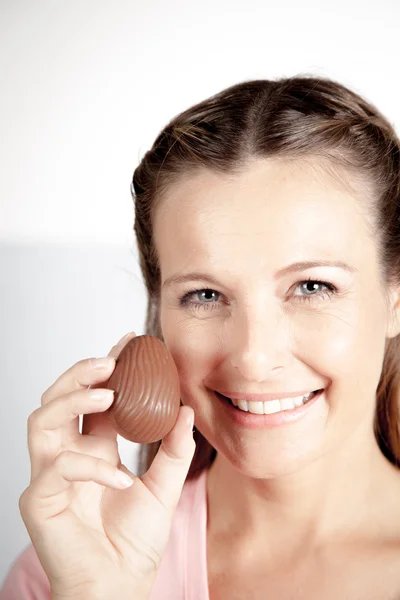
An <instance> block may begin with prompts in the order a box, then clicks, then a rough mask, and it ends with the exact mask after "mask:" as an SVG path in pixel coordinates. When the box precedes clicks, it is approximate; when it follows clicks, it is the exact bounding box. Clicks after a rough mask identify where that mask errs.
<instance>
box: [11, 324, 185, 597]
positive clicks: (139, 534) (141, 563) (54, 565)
mask: <svg viewBox="0 0 400 600" xmlns="http://www.w3.org/2000/svg"><path fill="white" fill-rule="evenodd" d="M134 335H135V334H130V335H128V336H126V337H125V338H123V339H122V340H121V341H120V342H119V343H118V344H117V345H116V346H114V347H113V348H112V350H111V352H110V353H109V358H108V359H102V362H103V363H105V362H106V361H107V365H105V366H103V367H100V368H96V364H95V363H96V361H95V360H94V359H86V360H82V361H80V362H78V363H76V364H75V365H73V366H72V367H71V368H70V369H68V370H67V371H66V372H65V373H63V374H62V375H61V376H60V377H59V378H58V379H57V380H56V381H55V382H54V383H53V384H52V385H51V386H50V387H49V388H48V389H47V390H46V391H45V393H44V394H43V396H42V402H41V404H42V406H41V407H40V408H38V409H36V410H35V411H34V412H33V413H32V414H31V415H30V416H29V419H28V446H29V454H30V460H31V481H30V485H29V486H28V487H27V488H26V490H25V491H24V492H23V494H22V495H21V497H20V500H19V507H20V511H21V515H22V518H23V520H24V523H25V526H26V528H27V530H28V533H29V536H30V538H31V540H32V543H33V546H34V547H35V550H36V552H37V555H38V557H39V559H40V562H41V564H42V566H43V568H44V570H45V572H46V574H47V577H48V579H49V582H50V587H51V591H52V599H53V600H56V599H57V600H58V599H59V600H61V599H63V600H67V599H71V600H72V598H73V599H74V600H77V599H78V598H84V599H85V600H91V599H94V598H95V599H96V600H97V599H100V598H104V599H106V598H107V599H109V598H118V600H124V599H125V598H130V599H131V598H135V600H144V599H145V598H147V597H148V595H149V594H150V591H151V588H152V586H153V583H154V580H155V578H156V575H157V569H158V567H159V564H160V561H161V558H162V555H163V553H164V550H165V548H166V545H167V542H168V537H169V533H170V529H171V522H172V517H173V514H174V511H175V508H176V505H177V503H178V500H179V498H180V495H181V492H182V487H183V484H184V482H185V478H186V475H187V472H188V470H189V466H190V463H191V461H192V458H193V454H194V450H195V442H194V440H193V435H192V426H191V424H189V422H188V420H189V419H191V418H193V416H194V413H193V409H192V408H189V407H186V406H185V407H181V408H180V409H179V411H180V412H179V416H178V420H177V422H176V424H175V426H174V428H173V429H172V431H170V433H169V434H168V435H167V436H166V437H165V438H164V439H163V441H162V444H161V446H160V449H159V451H158V454H157V456H156V457H155V459H154V461H153V463H152V465H151V467H150V469H149V470H148V471H147V473H145V474H144V475H143V476H142V477H140V478H138V477H136V476H135V475H133V474H132V473H130V472H129V471H128V469H127V468H126V467H124V466H122V465H121V461H120V457H119V454H118V446H117V434H116V432H115V431H114V429H113V428H112V426H111V424H110V423H109V421H108V418H107V416H106V415H105V414H103V413H104V411H106V410H107V409H108V408H109V406H110V405H111V404H112V401H113V398H112V396H111V395H109V393H108V392H107V393H106V394H103V393H102V392H101V390H100V389H99V388H94V389H88V386H89V385H91V386H94V385H96V384H99V383H101V382H103V381H107V380H108V379H109V378H110V376H111V374H112V372H113V370H114V368H115V359H116V358H118V356H119V354H120V352H121V350H122V348H123V347H124V346H125V344H126V343H127V342H128V341H129V340H130V339H131V338H132V337H134ZM93 394H101V395H102V397H101V398H100V397H98V398H93ZM81 414H83V415H85V416H84V417H83V426H82V434H81V433H80V432H79V415H81ZM121 471H123V472H124V474H125V477H128V480H133V485H131V486H130V487H128V488H125V487H124V484H123V482H121V481H120V479H119V475H120V473H121Z"/></svg>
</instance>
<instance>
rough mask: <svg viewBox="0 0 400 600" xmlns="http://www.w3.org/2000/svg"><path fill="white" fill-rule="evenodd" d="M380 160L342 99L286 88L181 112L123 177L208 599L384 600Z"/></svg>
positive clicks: (396, 480) (386, 433) (369, 126)
mask: <svg viewBox="0 0 400 600" xmlns="http://www.w3.org/2000/svg"><path fill="white" fill-rule="evenodd" d="M399 149H400V147H399V140H398V138H397V136H396V134H395V132H394V130H393V128H392V127H391V125H390V124H389V123H388V121H387V120H386V119H385V118H384V117H383V116H382V114H381V113H380V112H379V111H378V110H377V109H376V108H375V107H374V106H372V105H371V104H369V103H368V102H366V101H365V100H364V99H362V98H361V97H360V96H358V95H357V94H355V93H353V92H352V91H351V90H349V89H347V88H346V87H344V86H342V85H341V84H339V83H337V82H334V81H330V80H327V79H320V78H319V79H315V78H312V77H293V78H285V79H280V80H278V81H267V80H258V81H248V82H245V83H241V84H238V85H235V86H232V87H231V88H228V89H226V90H223V91H222V92H220V93H219V94H216V95H215V96H213V97H211V98H208V99H207V100H205V101H203V102H200V103H199V104H197V105H195V106H193V107H191V108H189V109H188V110H186V111H185V112H183V113H181V114H180V115H178V116H177V117H175V118H174V119H173V120H172V121H171V122H170V123H169V124H168V125H167V126H166V127H165V128H164V130H163V131H162V132H161V133H160V135H159V136H158V137H157V139H156V140H155V142H154V145H153V147H152V148H151V150H149V151H148V152H147V153H146V155H145V156H144V157H143V160H142V161H141V163H140V165H139V166H138V167H137V169H136V170H135V173H134V176H133V183H132V193H133V197H134V202H135V215H136V220H135V232H136V236H137V240H138V248H139V255H140V263H141V268H142V272H143V276H144V279H145V282H146V286H147V292H148V311H147V321H146V333H148V334H151V335H155V336H157V337H159V338H160V339H161V340H163V341H164V342H165V343H166V344H167V346H168V347H169V349H170V351H171V353H172V355H173V357H174V360H175V362H176V364H177V366H178V371H179V374H180V382H181V401H182V404H185V405H189V406H191V407H192V408H193V409H194V412H195V427H196V429H195V440H196V451H195V456H194V459H193V461H192V463H191V466H190V469H189V473H188V477H187V481H188V483H187V484H186V486H185V487H188V486H189V481H191V480H192V481H193V482H204V483H201V484H200V483H198V484H197V485H199V486H200V487H201V486H202V485H204V486H205V492H204V496H202V498H203V500H204V502H205V503H206V506H207V511H206V523H207V525H206V534H205V533H204V535H206V537H205V538H204V539H203V538H201V539H203V542H204V545H205V560H206V564H207V568H205V569H203V571H202V572H203V574H204V577H205V578H206V579H207V581H208V586H207V587H208V592H209V594H210V596H211V598H218V599H219V598H228V597H229V598H236V597H238V598H245V597H250V596H251V597H252V598H258V597H259V598H264V597H265V596H266V595H270V596H271V597H282V598H283V597H286V595H287V597H292V596H291V593H293V594H294V595H295V596H296V597H300V596H298V595H296V594H297V593H298V589H299V587H302V589H303V590H305V591H304V594H305V596H304V597H307V598H314V597H315V598H322V597H323V598H338V597H346V598H347V597H348V598H359V597H363V598H365V599H368V598H382V599H383V598H389V597H390V594H399V593H400V576H398V572H400V571H399V567H400V509H399V508H398V507H397V502H396V500H395V498H396V496H398V494H399V493H400V473H399V471H398V466H399V464H400V442H399V418H400V417H399V410H398V396H399V384H400V345H399V338H398V337H397V336H398V333H399V331H400V325H399V323H400V318H399V311H400V302H399V298H400V293H399V291H400V227H399V223H400V198H399V190H400V157H399ZM293 398H294V399H295V401H294V400H293ZM299 398H300V400H298V399H299ZM159 446H160V443H155V444H152V445H150V446H148V447H146V446H144V447H142V449H141V469H142V471H146V470H147V469H148V467H149V466H150V465H151V463H152V460H153V458H154V456H155V455H156V453H157V451H158V448H159ZM193 485H194V484H193ZM372 490H373V491H372ZM377 490H380V491H379V492H378V491H377ZM183 504H184V501H183V500H182V506H183ZM182 510H183V508H182ZM382 514H385V515H386V517H385V518H382V517H381V516H380V517H379V518H378V517H377V515H382ZM204 526H205V525H204ZM378 528H380V534H379V535H378V536H377V529H378ZM173 531H175V530H173ZM175 534H176V535H178V533H177V532H175ZM193 535H194V534H193ZM172 538H173V539H175V538H174V537H173V536H172ZM344 539H347V543H344V542H343V540H344ZM204 540H205V541H204ZM393 540H396V543H395V544H394V545H393V544H392V542H393ZM339 541H340V543H339ZM199 543H200V542H199ZM378 547H379V548H380V559H379V560H378V559H375V560H374V559H373V558H372V557H373V556H376V550H377V548H378ZM174 548H175V546H174V542H173V541H171V544H170V548H169V550H168V552H167V555H168V556H173V553H174V552H176V549H175V550H174ZM232 549H235V552H234V556H232V552H231V550H232ZM321 549H322V550H323V553H322V554H321V552H322V550H321ZM390 549H391V550H390ZM254 556H257V557H258V559H257V560H254ZM361 556H363V557H364V558H363V559H361V558H360V557H361ZM352 557H353V558H352ZM383 557H385V559H384V558H383ZM385 561H386V563H385ZM166 564H170V562H169V559H168V558H166V559H165V560H164V567H165V565H166ZM317 564H318V565H319V569H318V573H316V569H315V566H316V565H317ZM336 569H339V571H340V577H338V575H337V572H336ZM310 573H312V578H311V579H310V577H309V576H310ZM383 573H385V576H384V577H383ZM288 575H290V577H288ZM191 577H192V578H193V577H194V575H193V572H191ZM355 581H356V583H355ZM158 584H159V586H160V587H157V584H156V586H155V589H154V592H153V593H154V596H152V598H153V597H154V598H157V599H158V598H163V596H162V593H161V587H162V586H164V585H165V569H164V570H163V568H161V570H160V573H159V577H158ZM257 589H258V590H261V591H260V593H259V595H255V590H257ZM238 590H239V591H238ZM306 592H307V593H306ZM174 597H175V596H174ZM176 597H180V596H179V594H178V593H177V594H176ZM188 597H189V596H188ZM301 597H303V596H301Z"/></svg>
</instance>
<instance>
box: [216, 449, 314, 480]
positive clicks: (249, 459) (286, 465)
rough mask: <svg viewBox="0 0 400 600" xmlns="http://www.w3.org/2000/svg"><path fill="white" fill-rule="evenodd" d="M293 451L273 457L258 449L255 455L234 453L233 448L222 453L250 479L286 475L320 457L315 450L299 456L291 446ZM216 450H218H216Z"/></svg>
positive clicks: (295, 471)
mask: <svg viewBox="0 0 400 600" xmlns="http://www.w3.org/2000/svg"><path fill="white" fill-rule="evenodd" d="M293 451H294V452H293V453H292V452H287V453H280V456H277V457H276V458H275V459H273V458H272V457H271V456H269V457H267V458H266V457H265V456H264V457H263V455H262V452H261V451H260V450H258V451H257V453H256V455H252V453H251V452H246V453H243V450H242V452H241V453H240V454H239V453H235V452H234V451H233V450H231V451H230V452H222V454H223V455H224V458H225V460H227V461H228V462H229V463H230V464H231V465H232V467H233V468H234V469H235V470H237V471H239V472H240V473H241V474H242V475H244V476H246V477H250V478H252V479H277V478H280V477H288V476H290V475H294V474H296V473H298V472H300V471H302V470H303V469H305V468H307V467H308V466H309V465H311V464H312V463H314V462H316V461H317V460H318V459H319V458H320V457H321V453H318V452H316V451H315V452H307V453H305V454H302V455H300V456H299V453H298V448H293ZM217 452H218V453H219V452H220V451H219V450H217Z"/></svg>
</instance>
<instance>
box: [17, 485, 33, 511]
mask: <svg viewBox="0 0 400 600" xmlns="http://www.w3.org/2000/svg"><path fill="white" fill-rule="evenodd" d="M29 503H30V488H29V487H27V488H26V489H25V490H24V491H23V492H22V494H21V495H20V497H19V499H18V508H19V511H20V513H21V514H22V513H25V511H26V510H27V508H28V506H29Z"/></svg>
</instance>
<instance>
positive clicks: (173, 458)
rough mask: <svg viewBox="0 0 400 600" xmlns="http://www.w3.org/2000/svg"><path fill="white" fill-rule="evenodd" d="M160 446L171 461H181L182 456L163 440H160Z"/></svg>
mask: <svg viewBox="0 0 400 600" xmlns="http://www.w3.org/2000/svg"><path fill="white" fill-rule="evenodd" d="M161 446H162V449H163V451H164V453H165V454H166V456H167V458H169V459H170V460H171V461H174V462H176V461H183V457H182V456H179V455H178V454H177V453H176V452H174V451H173V450H172V449H171V448H170V447H169V446H168V444H167V443H166V442H165V441H164V440H163V441H162V442H161Z"/></svg>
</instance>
